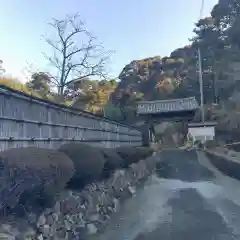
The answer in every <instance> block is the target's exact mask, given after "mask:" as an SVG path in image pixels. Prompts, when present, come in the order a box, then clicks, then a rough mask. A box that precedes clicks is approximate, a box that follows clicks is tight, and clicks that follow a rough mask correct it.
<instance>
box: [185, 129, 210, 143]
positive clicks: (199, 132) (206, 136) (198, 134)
mask: <svg viewBox="0 0 240 240" xmlns="http://www.w3.org/2000/svg"><path fill="white" fill-rule="evenodd" d="M188 133H189V134H191V136H192V137H193V141H196V140H201V141H206V140H213V139H214V137H215V127H194V128H188Z"/></svg>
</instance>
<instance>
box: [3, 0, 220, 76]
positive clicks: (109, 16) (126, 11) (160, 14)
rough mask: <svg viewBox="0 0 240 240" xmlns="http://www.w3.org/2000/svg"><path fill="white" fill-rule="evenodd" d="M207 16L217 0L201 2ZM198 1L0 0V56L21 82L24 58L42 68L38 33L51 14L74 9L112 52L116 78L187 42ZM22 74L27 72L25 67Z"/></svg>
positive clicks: (44, 28) (42, 46)
mask: <svg viewBox="0 0 240 240" xmlns="http://www.w3.org/2000/svg"><path fill="white" fill-rule="evenodd" d="M205 2H206V3H205V7H204V13H203V15H204V16H208V15H209V14H210V11H211V9H212V7H213V6H214V4H216V2H217V0H206V1H205ZM200 4H201V0H181V1H180V0H148V1H146V0H128V1H127V0H112V1H110V0H68V1H67V0H2V1H1V8H0V33H1V34H0V36H1V37H0V59H2V60H3V62H4V67H5V68H6V70H7V73H8V74H12V76H14V77H18V78H20V79H21V80H24V75H23V70H24V69H26V66H27V62H28V63H29V64H33V68H36V69H39V70H45V67H46V66H45V65H46V62H45V59H44V57H43V56H42V52H46V51H49V49H48V47H47V45H46V44H45V42H44V41H43V40H42V37H41V35H43V34H45V33H47V32H48V31H49V27H48V25H47V23H48V22H49V21H50V20H51V18H52V17H55V18H62V17H64V16H65V14H67V13H68V14H72V13H75V12H79V13H80V14H81V15H82V18H83V20H85V21H86V26H87V28H88V29H89V30H90V31H92V32H93V33H94V34H95V35H97V36H98V38H99V39H100V40H101V41H102V42H103V44H104V46H105V47H106V48H107V49H113V50H115V54H114V56H113V57H112V61H111V65H110V66H109V70H110V73H111V75H115V76H117V75H118V74H119V73H120V71H121V69H122V68H123V67H124V66H125V65H126V64H127V63H129V62H130V61H132V60H134V59H141V58H145V57H150V56H155V55H160V56H166V55H169V54H170V53H171V51H173V50H174V49H176V48H179V47H181V46H184V45H186V44H188V38H189V37H191V36H192V35H193V33H192V29H193V27H194V22H196V21H197V19H198V17H199V11H200ZM25 72H26V71H25Z"/></svg>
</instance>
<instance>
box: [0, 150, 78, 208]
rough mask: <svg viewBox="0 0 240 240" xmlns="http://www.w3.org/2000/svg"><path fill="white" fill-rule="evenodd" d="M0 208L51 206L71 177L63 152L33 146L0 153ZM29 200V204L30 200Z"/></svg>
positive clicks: (71, 173) (67, 159)
mask: <svg viewBox="0 0 240 240" xmlns="http://www.w3.org/2000/svg"><path fill="white" fill-rule="evenodd" d="M0 166H1V168H0V174H1V180H0V186H1V188H0V199H1V200H0V209H1V210H3V209H5V208H6V207H10V208H13V207H14V206H15V205H16V204H17V203H18V202H19V201H20V203H21V204H24V205H29V203H32V204H35V203H41V204H44V205H45V204H47V203H51V204H52V203H53V201H54V197H55V196H56V194H57V193H59V192H60V191H61V190H62V189H63V188H64V187H65V185H66V183H67V182H68V181H69V179H70V178H71V177H72V175H73V173H74V167H73V163H72V161H71V160H70V159H69V158H68V157H67V156H66V155H65V154H63V153H60V152H58V151H56V150H52V149H43V148H35V147H26V148H13V149H9V150H6V151H3V152H1V153H0ZM32 200H33V201H32Z"/></svg>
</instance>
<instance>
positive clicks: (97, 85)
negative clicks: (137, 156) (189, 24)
mask: <svg viewBox="0 0 240 240" xmlns="http://www.w3.org/2000/svg"><path fill="white" fill-rule="evenodd" d="M238 23H240V2H239V1H236V0H219V2H218V4H216V5H215V6H214V8H213V9H212V12H211V16H210V17H207V18H204V19H201V20H200V21H199V22H197V23H196V26H195V28H194V29H193V32H194V33H195V36H194V37H193V38H192V39H190V43H189V45H187V46H184V47H180V48H178V49H176V50H174V51H173V52H172V53H171V54H170V56H167V57H164V56H163V57H161V56H153V57H149V58H146V59H139V60H133V61H131V62H130V63H129V64H127V65H126V66H125V67H123V70H122V71H121V73H120V74H119V76H118V80H116V79H111V80H102V81H96V80H93V79H91V78H84V79H82V78H81V79H80V80H76V81H75V82H74V83H72V84H71V85H67V86H66V87H65V90H64V94H63V96H61V99H59V98H58V94H57V93H56V92H54V91H53V90H52V85H51V83H50V82H51V81H50V79H49V76H48V75H47V74H46V73H41V72H40V73H39V72H38V73H35V74H33V76H32V78H31V80H30V81H28V82H27V83H26V84H21V83H20V82H18V81H17V80H12V79H6V78H1V79H0V84H6V85H8V86H10V87H13V88H17V89H20V90H22V91H25V92H27V93H30V94H34V95H37V96H40V97H43V98H47V99H50V100H52V101H61V102H63V103H65V104H68V105H71V106H74V107H76V108H80V109H85V110H88V111H92V112H95V113H97V114H101V115H103V114H105V115H106V116H108V117H110V118H114V119H116V120H122V121H129V122H130V123H132V122H134V118H135V104H136V101H138V100H142V99H145V100H157V99H168V98H181V97H188V96H196V97H197V99H199V83H198V67H197V66H198V64H197V56H196V55H197V49H198V48H200V49H201V54H202V67H203V82H204V100H205V106H206V111H208V116H209V118H214V119H221V121H220V122H221V124H223V126H227V127H229V128H231V129H232V128H237V129H238V122H240V117H239V116H238V111H237V109H240V104H239V101H240V83H239V81H238V80H240V74H239V75H238V74H237V73H238V68H239V69H240V28H239V26H238ZM169 41H171V40H169ZM159 44H161V43H159ZM216 100H218V101H220V102H219V105H217V106H215V105H213V104H212V103H214V102H216ZM225 109H227V110H228V111H229V112H231V114H227V113H226V110H225ZM221 124H220V125H221Z"/></svg>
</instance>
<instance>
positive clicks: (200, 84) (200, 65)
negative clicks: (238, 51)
mask: <svg viewBox="0 0 240 240" xmlns="http://www.w3.org/2000/svg"><path fill="white" fill-rule="evenodd" d="M203 9H204V0H202V3H201V9H200V16H199V20H200V19H201V17H202V13H203ZM198 71H199V72H198V74H199V86H200V96H201V98H200V101H201V120H202V123H203V124H204V121H205V115H204V105H203V104H204V99H203V77H202V57H201V50H200V46H199V47H198Z"/></svg>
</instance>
